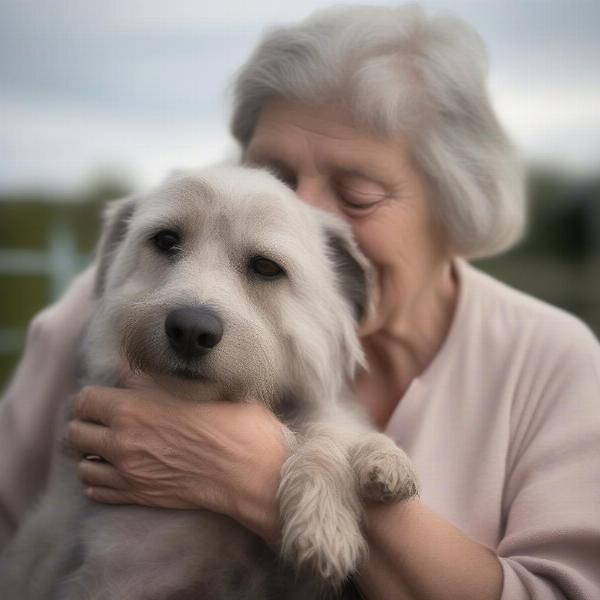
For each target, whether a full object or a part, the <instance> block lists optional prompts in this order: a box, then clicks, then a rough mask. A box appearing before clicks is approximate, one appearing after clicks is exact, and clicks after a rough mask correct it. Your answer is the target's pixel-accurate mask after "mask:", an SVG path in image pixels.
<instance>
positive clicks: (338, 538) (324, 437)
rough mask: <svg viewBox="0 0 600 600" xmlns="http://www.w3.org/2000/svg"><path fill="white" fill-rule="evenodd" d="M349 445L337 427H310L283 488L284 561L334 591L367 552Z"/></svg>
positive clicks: (285, 473) (301, 438)
mask: <svg viewBox="0 0 600 600" xmlns="http://www.w3.org/2000/svg"><path fill="white" fill-rule="evenodd" d="M344 440H345V435H344V433H343V431H341V430H340V427H339V426H338V425H336V424H334V423H315V424H312V425H309V426H308V427H307V428H306V429H304V430H303V432H302V434H301V435H300V436H298V441H297V444H296V447H295V448H294V449H293V451H292V454H291V456H290V457H289V458H288V460H287V461H286V462H285V463H284V465H283V468H282V473H281V475H282V478H281V484H280V487H279V502H280V513H281V520H282V529H283V538H282V548H281V549H282V554H283V556H284V558H286V559H287V560H289V561H290V562H292V564H294V565H296V566H299V567H309V568H310V569H311V570H312V571H313V572H315V573H316V574H317V575H318V576H319V577H321V578H322V579H324V580H325V581H327V582H328V583H329V584H331V585H333V586H339V585H340V584H341V583H342V582H343V580H344V579H345V578H346V577H347V576H348V575H349V574H350V573H352V572H353V571H354V570H355V568H356V566H357V564H358V563H359V561H360V560H361V559H362V558H363V557H364V555H365V554H366V550H367V545H366V542H365V540H364V538H363V535H362V532H361V529H360V523H361V518H362V505H361V502H360V498H359V496H358V493H357V486H356V475H355V472H354V470H353V468H352V466H351V464H350V461H349V453H348V449H347V444H346V443H345V441H344Z"/></svg>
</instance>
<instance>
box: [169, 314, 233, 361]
mask: <svg viewBox="0 0 600 600" xmlns="http://www.w3.org/2000/svg"><path fill="white" fill-rule="evenodd" d="M165 331H166V332H167V337H168V338H169V344H170V345H171V348H173V350H175V352H177V354H179V356H181V357H182V358H197V357H199V356H202V355H204V354H206V353H207V352H209V351H210V350H211V349H212V348H213V347H214V346H216V345H217V344H218V343H219V342H220V341H221V338H222V337H223V322H222V321H221V319H220V317H219V315H217V313H216V312H215V311H214V310H212V309H211V308H208V307H206V306H186V307H184V308H177V309H176V310H173V311H171V312H170V313H169V314H168V315H167V318H166V319H165Z"/></svg>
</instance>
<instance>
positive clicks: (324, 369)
mask: <svg viewBox="0 0 600 600" xmlns="http://www.w3.org/2000/svg"><path fill="white" fill-rule="evenodd" d="M98 254H99V256H98V265H99V266H98V279H97V294H98V300H99V304H98V306H99V308H98V311H97V313H96V315H95V317H94V319H93V322H92V325H91V328H90V335H89V337H88V345H87V354H88V363H89V367H90V369H91V376H92V377H94V373H96V374H100V373H106V372H107V371H109V372H110V371H112V372H115V371H116V369H117V368H118V363H119V361H120V360H122V359H123V358H125V359H127V360H128V361H129V363H130V365H131V366H132V367H133V368H134V369H139V370H141V371H144V372H146V373H149V374H152V375H153V376H155V377H162V378H163V380H172V381H174V382H177V381H179V382H181V381H187V382H188V385H190V384H193V385H194V386H197V385H203V386H204V387H205V388H206V389H207V390H213V391H214V394H215V395H225V396H228V397H230V398H232V399H234V398H240V397H243V396H246V395H254V396H258V397H260V398H262V399H263V400H264V401H266V402H270V401H271V400H272V399H273V398H276V397H277V396H278V395H281V394H283V393H286V392H288V391H291V392H292V393H294V394H302V395H303V396H304V397H306V396H309V397H310V396H319V395H323V394H325V395H327V394H329V395H331V394H335V393H336V392H339V390H340V387H341V385H342V384H343V382H344V381H345V380H346V381H347V380H348V379H349V378H351V377H352V376H353V374H354V370H355V367H356V365H357V364H358V363H360V362H361V360H362V353H361V350H360V344H359V343H358V340H357V337H356V327H357V324H358V322H359V321H360V320H361V319H362V318H363V316H364V314H365V311H366V310H367V305H368V295H369V294H368V290H369V267H368V265H367V263H366V261H365V259H364V258H363V257H362V255H361V254H360V252H359V251H358V250H357V248H356V246H355V244H354V242H353V241H352V237H351V234H350V231H349V228H348V227H347V226H346V225H345V224H343V223H342V222H341V221H339V220H338V219H335V218H334V217H331V216H329V215H326V214H325V213H322V212H321V211H318V210H316V209H314V208H312V207H310V206H308V205H306V204H304V203H303V202H301V201H300V200H298V199H297V197H296V196H295V194H294V193H293V192H292V191H291V190H289V189H288V188H287V187H286V186H285V185H283V184H282V183H281V182H279V181H278V180H277V179H276V178H274V177H273V176H271V175H270V174H269V173H267V172H265V171H261V170H257V169H248V168H241V167H213V168H209V169H203V170H198V171H193V172H188V173H178V174H177V175H174V176H171V177H170V178H169V179H168V180H167V181H166V182H165V183H164V184H162V185H161V186H160V187H158V188H157V189H155V190H154V191H152V192H150V193H148V194H146V195H144V196H142V197H137V198H133V199H125V200H122V201H119V202H117V203H114V204H113V206H111V208H110V209H109V211H108V213H107V219H106V223H105V227H104V230H103V235H102V238H101V241H100V244H99V249H98ZM190 382H191V383H190ZM321 400H324V399H323V398H321Z"/></svg>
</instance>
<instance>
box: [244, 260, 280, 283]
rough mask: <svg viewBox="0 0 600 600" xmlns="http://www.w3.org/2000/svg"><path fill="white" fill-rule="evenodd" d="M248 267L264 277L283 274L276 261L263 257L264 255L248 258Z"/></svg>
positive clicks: (272, 277)
mask: <svg viewBox="0 0 600 600" xmlns="http://www.w3.org/2000/svg"><path fill="white" fill-rule="evenodd" d="M250 269H251V270H252V271H253V272H254V273H256V274H257V275H260V276H261V277H264V278H265V279H274V278H275V277H279V276H280V275H284V274H285V272H284V270H283V269H282V268H281V267H280V266H279V265H278V264H277V263H275V262H273V261H272V260H269V259H268V258H264V256H255V257H254V258H252V259H251V260H250Z"/></svg>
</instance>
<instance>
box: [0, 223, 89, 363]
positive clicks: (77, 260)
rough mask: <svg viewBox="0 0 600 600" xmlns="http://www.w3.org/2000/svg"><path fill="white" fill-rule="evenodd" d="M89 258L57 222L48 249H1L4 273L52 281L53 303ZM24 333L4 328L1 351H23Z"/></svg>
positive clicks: (0, 335) (50, 298) (0, 336)
mask: <svg viewBox="0 0 600 600" xmlns="http://www.w3.org/2000/svg"><path fill="white" fill-rule="evenodd" d="M89 260H90V256H88V255H82V254H79V253H78V252H77V243H76V238H75V235H74V234H73V231H72V230H71V229H69V227H67V226H66V225H65V224H63V223H57V224H55V225H53V227H52V228H51V229H50V232H49V240H48V249H47V250H46V251H40V250H9V249H6V248H0V274H6V275H39V276H42V277H45V278H46V279H47V281H48V284H49V293H48V298H47V300H48V302H52V301H53V300H56V299H57V298H58V297H59V296H60V294H61V293H62V292H63V291H64V289H65V288H66V287H67V285H68V284H69V281H70V280H71V279H72V278H73V276H74V275H75V274H77V273H78V272H79V271H81V269H82V268H83V267H84V266H85V265H86V264H87V263H88V262H89ZM24 335H25V332H24V331H23V330H21V329H7V328H1V327H0V354H15V353H18V352H20V351H21V348H22V346H23V337H24Z"/></svg>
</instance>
